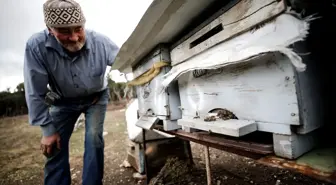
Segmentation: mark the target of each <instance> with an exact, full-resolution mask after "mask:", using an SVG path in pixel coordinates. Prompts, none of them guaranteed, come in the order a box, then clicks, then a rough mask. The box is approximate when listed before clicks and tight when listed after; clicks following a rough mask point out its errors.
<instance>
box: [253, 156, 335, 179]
mask: <svg viewBox="0 0 336 185" xmlns="http://www.w3.org/2000/svg"><path fill="white" fill-rule="evenodd" d="M257 161H258V162H259V163H261V164H264V165H268V166H272V167H275V168H284V169H289V170H293V171H297V172H299V173H302V174H304V175H307V176H310V177H312V178H315V179H319V180H322V181H326V182H329V183H332V184H336V171H333V172H323V171H320V170H317V169H314V168H312V167H310V166H307V165H302V164H298V163H297V162H296V161H293V160H287V159H283V158H279V157H274V156H268V157H264V158H261V159H259V160H257Z"/></svg>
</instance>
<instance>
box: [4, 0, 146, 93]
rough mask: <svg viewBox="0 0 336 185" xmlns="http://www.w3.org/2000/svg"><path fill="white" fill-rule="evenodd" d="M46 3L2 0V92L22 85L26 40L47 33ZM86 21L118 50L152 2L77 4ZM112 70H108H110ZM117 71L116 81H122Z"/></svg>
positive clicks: (83, 0) (89, 1) (129, 0)
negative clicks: (44, 31) (44, 9)
mask: <svg viewBox="0 0 336 185" xmlns="http://www.w3.org/2000/svg"><path fill="white" fill-rule="evenodd" d="M44 2H45V0H1V4H2V5H1V6H0V41H1V42H0V91H3V90H6V89H7V88H8V87H10V88H11V90H12V91H13V90H14V89H15V87H16V85H17V84H19V83H21V82H23V56H24V49H25V43H26V41H27V39H28V38H29V37H30V36H31V35H32V34H34V33H35V32H39V31H41V30H43V29H45V24H44V21H43V11H42V6H43V3H44ZM77 2H79V3H80V4H81V6H82V9H83V11H84V14H85V17H86V19H87V22H86V27H87V28H89V29H93V30H95V31H97V32H100V33H103V34H105V35H107V36H108V37H110V38H111V39H112V40H113V41H114V42H115V43H116V44H117V45H118V46H119V47H121V46H122V44H123V43H124V42H125V41H126V40H127V38H128V37H129V35H130V34H131V33H132V31H133V30H134V28H135V27H136V25H137V24H138V22H139V21H140V19H141V17H142V15H143V14H144V13H145V11H146V9H147V8H148V6H149V5H150V3H151V2H152V0H77ZM107 70H109V69H107ZM118 76H119V77H120V73H119V72H118V71H115V72H113V78H114V80H116V81H123V79H122V78H120V79H118Z"/></svg>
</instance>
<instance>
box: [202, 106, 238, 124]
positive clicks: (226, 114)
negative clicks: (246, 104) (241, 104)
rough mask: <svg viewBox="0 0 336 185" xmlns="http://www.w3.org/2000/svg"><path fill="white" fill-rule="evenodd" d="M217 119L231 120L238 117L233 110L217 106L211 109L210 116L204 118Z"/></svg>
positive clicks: (207, 119)
mask: <svg viewBox="0 0 336 185" xmlns="http://www.w3.org/2000/svg"><path fill="white" fill-rule="evenodd" d="M217 119H220V120H229V119H238V118H237V116H236V115H235V114H233V112H231V111H229V110H227V109H222V108H216V109H213V110H211V111H209V116H207V117H206V118H204V121H216V120H217Z"/></svg>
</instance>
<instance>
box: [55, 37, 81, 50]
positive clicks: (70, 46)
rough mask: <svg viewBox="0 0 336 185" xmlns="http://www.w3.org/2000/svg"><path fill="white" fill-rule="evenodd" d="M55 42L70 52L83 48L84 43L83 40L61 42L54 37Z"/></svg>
mask: <svg viewBox="0 0 336 185" xmlns="http://www.w3.org/2000/svg"><path fill="white" fill-rule="evenodd" d="M55 38H56V40H57V42H58V43H60V44H61V45H62V46H63V47H64V48H65V49H67V50H68V51H70V52H76V51H79V50H81V49H82V48H83V46H84V45H85V40H84V41H83V42H76V43H75V44H63V43H62V42H61V41H60V40H58V39H57V37H55Z"/></svg>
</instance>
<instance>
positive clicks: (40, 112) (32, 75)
mask: <svg viewBox="0 0 336 185" xmlns="http://www.w3.org/2000/svg"><path fill="white" fill-rule="evenodd" d="M42 62H43V59H42V57H41V55H40V54H39V53H38V52H35V51H34V50H33V48H31V46H29V44H27V46H26V49H25V55H24V71H23V72H24V86H25V97H26V102H27V106H28V114H29V123H30V124H31V125H34V126H40V127H41V129H42V133H43V135H44V136H50V135H53V134H54V133H55V132H56V129H55V127H54V125H53V124H51V123H52V119H51V116H50V114H49V109H48V105H47V104H46V103H45V102H44V97H45V95H46V93H47V91H48V89H47V85H48V73H47V72H46V69H45V67H44V66H43V65H42Z"/></svg>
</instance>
